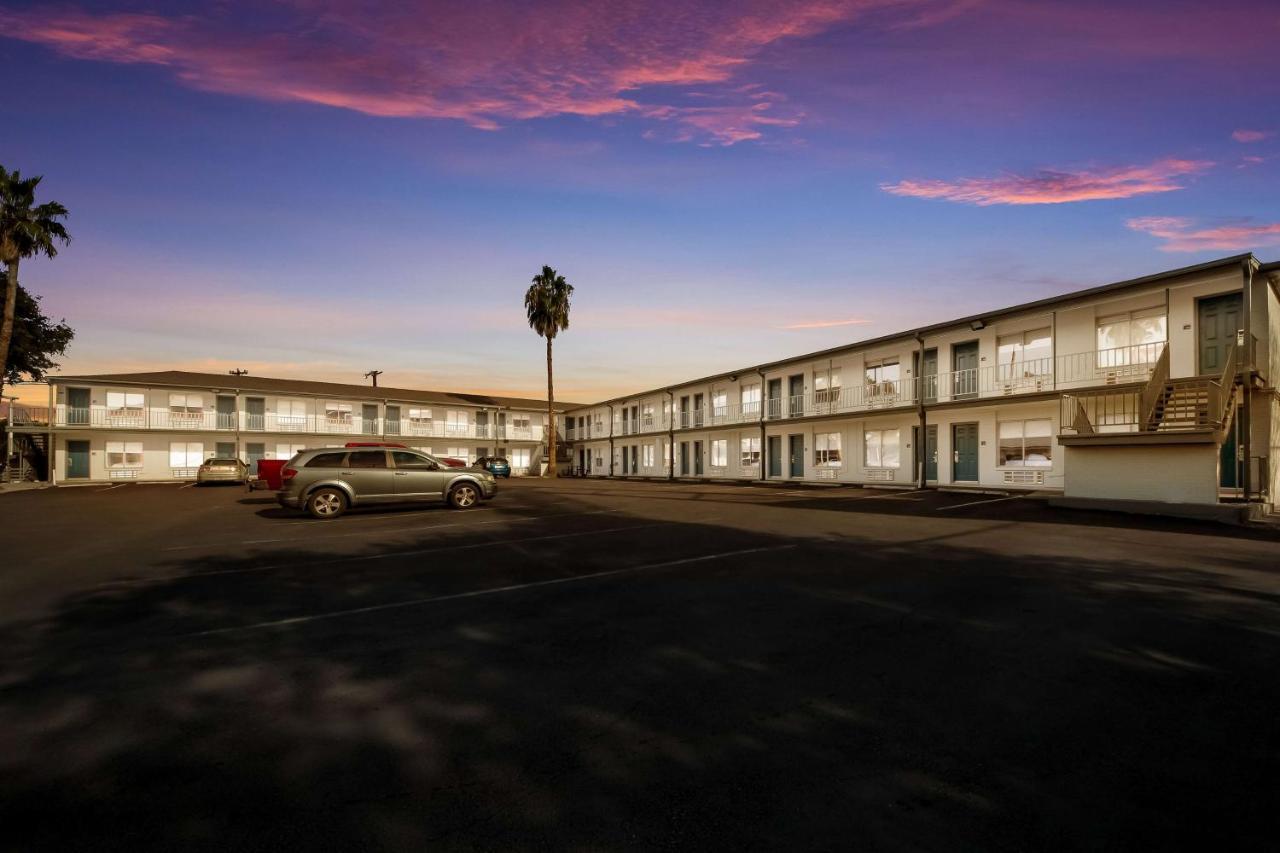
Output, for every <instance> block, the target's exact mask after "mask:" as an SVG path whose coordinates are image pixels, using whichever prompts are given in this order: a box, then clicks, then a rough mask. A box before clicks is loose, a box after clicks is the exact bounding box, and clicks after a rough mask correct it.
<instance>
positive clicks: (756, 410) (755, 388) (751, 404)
mask: <svg viewBox="0 0 1280 853" xmlns="http://www.w3.org/2000/svg"><path fill="white" fill-rule="evenodd" d="M742 413H743V414H744V415H758V414H760V383H759V382H752V383H751V384H749V385H743V386H742Z"/></svg>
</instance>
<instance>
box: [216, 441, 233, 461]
mask: <svg viewBox="0 0 1280 853" xmlns="http://www.w3.org/2000/svg"><path fill="white" fill-rule="evenodd" d="M213 455H214V456H215V457H216V458H218V459H235V458H236V445H235V443H234V442H231V441H219V442H218V443H217V445H215V446H214V448H213Z"/></svg>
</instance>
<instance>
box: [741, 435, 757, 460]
mask: <svg viewBox="0 0 1280 853" xmlns="http://www.w3.org/2000/svg"><path fill="white" fill-rule="evenodd" d="M759 464H760V437H759V436H756V437H755V438H744V439H742V467H743V468H751V467H754V466H756V465H759Z"/></svg>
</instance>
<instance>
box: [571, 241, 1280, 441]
mask: <svg viewBox="0 0 1280 853" xmlns="http://www.w3.org/2000/svg"><path fill="white" fill-rule="evenodd" d="M1246 287H1247V289H1248V290H1247V292H1246ZM1278 291H1280V264H1271V265H1262V264H1259V263H1258V262H1257V261H1256V259H1254V258H1253V256H1252V255H1243V256H1236V257H1232V258H1224V259H1222V260H1219V261H1214V262H1211V263H1207V264H1200V265H1197V266H1194V267H1186V268H1182V269H1178V270H1171V271H1168V272H1164V273H1159V274H1156V275H1152V276H1146V277H1143V278H1141V279H1134V280H1131V281H1125V282H1119V283H1116V284H1110V285H1104V286H1101V287H1096V288H1091V289H1089V290H1084V291H1078V292H1075V293H1070V294H1065V295H1063V296H1058V297H1053V298H1050V299H1044V300H1040V301H1037V302H1034V303H1028V304H1024V305H1021V306H1014V307H1011V308H1006V309H1000V310H995V311H989V312H984V313H982V314H978V315H973V316H970V317H965V318H961V319H958V320H954V321H949V322H946V323H940V324H934V325H932V326H928V327H922V328H919V329H914V330H910V331H907V332H903V333H900V334H897V335H891V336H887V337H883V338H878V339H875V340H872V341H866V342H863V343H859V344H851V345H849V346H846V347H841V348H837V349H833V350H826V351H823V352H819V353H812V354H808V355H804V356H798V357H796V358H792V359H786V360H783V361H779V362H774V363H769V364H763V365H757V366H752V367H748V368H743V369H741V370H737V371H733V372H730V373H725V374H721V375H719V376H712V377H707V378H703V379H699V380H695V381H693V382H687V383H681V384H677V385H673V386H670V387H667V388H660V389H652V390H650V391H647V392H644V393H641V394H637V395H634V396H632V397H628V398H622V399H618V400H614V401H609V402H607V403H604V404H598V405H595V406H590V407H584V408H581V409H571V410H570V411H569V412H568V413H567V416H566V424H565V428H566V434H567V435H568V436H569V437H570V438H574V439H585V438H597V437H601V436H608V435H615V436H616V435H630V434H634V433H646V432H665V431H668V430H671V429H694V428H703V427H707V426H720V425H726V424H736V423H746V422H751V421H758V420H762V419H764V420H775V419H785V418H798V417H806V416H815V415H829V414H832V413H839V412H858V411H871V410H879V409H891V408H895V407H916V406H918V405H921V404H924V405H945V404H951V403H963V402H967V401H971V400H981V399H999V398H1005V397H1027V396H1033V395H1056V394H1059V393H1061V392H1066V391H1071V390H1076V389H1081V388H1093V387H1105V386H1108V385H1127V384H1131V383H1141V382H1145V381H1146V379H1147V378H1148V377H1149V376H1150V375H1151V373H1152V371H1153V369H1154V368H1155V366H1156V365H1157V364H1158V363H1159V362H1160V360H1161V358H1162V357H1164V358H1167V359H1168V372H1169V375H1170V376H1171V377H1173V378H1179V377H1192V376H1206V375H1215V374H1220V373H1221V372H1222V371H1223V369H1224V366H1226V365H1227V363H1228V361H1230V362H1231V363H1233V364H1240V365H1248V369H1250V370H1251V371H1253V372H1254V373H1255V375H1257V376H1258V377H1260V379H1261V380H1262V381H1270V380H1271V379H1272V378H1273V377H1275V376H1280V346H1277V341H1278V339H1280V303H1278V302H1277V292H1278ZM1246 311H1247V312H1248V313H1247V316H1246Z"/></svg>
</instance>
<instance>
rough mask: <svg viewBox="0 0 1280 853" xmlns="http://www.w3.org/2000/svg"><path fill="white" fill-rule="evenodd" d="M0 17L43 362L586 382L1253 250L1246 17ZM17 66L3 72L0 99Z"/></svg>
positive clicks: (1274, 240)
mask: <svg viewBox="0 0 1280 853" xmlns="http://www.w3.org/2000/svg"><path fill="white" fill-rule="evenodd" d="M411 5H415V4H406V3H388V4H379V3H374V2H339V0H281V2H274V3H265V2H257V3H250V2H246V0H220V2H216V3H209V2H200V3H178V2H165V3H152V4H150V5H147V4H144V3H134V2H117V3H75V2H72V3H67V4H51V3H48V2H41V3H18V2H12V0H0V77H2V78H3V79H5V80H8V81H10V85H8V86H6V109H5V120H4V122H3V125H0V163H2V164H4V165H5V166H6V167H8V168H10V169H14V168H16V169H20V170H22V171H23V172H24V173H27V174H43V175H45V183H44V184H42V185H41V189H42V191H43V192H44V193H45V195H46V196H47V197H49V198H56V199H57V200H59V201H61V202H63V203H64V204H66V205H67V206H68V207H69V208H70V209H71V211H72V217H71V219H70V221H69V223H68V225H69V227H70V229H71V230H72V233H73V235H74V237H75V242H74V243H73V244H72V246H71V247H70V248H69V249H68V250H66V251H65V252H64V253H63V254H62V255H60V256H59V258H58V259H57V260H56V261H54V262H52V263H49V262H46V261H33V262H29V263H28V264H26V265H25V266H24V267H23V269H24V282H25V284H26V285H27V286H28V287H30V288H31V289H33V290H35V291H36V292H38V293H41V294H44V296H45V306H46V308H47V310H48V311H50V312H51V313H54V314H57V315H60V316H62V315H65V316H66V318H67V319H68V321H69V322H71V324H72V325H73V326H74V327H75V328H76V329H77V331H78V336H77V340H76V342H75V344H74V348H73V350H72V353H71V355H70V357H69V358H68V359H67V360H66V363H65V368H66V369H67V370H68V371H73V372H91V371H94V372H96V371H105V370H127V369H158V368H171V367H172V368H187V369H200V370H225V369H228V368H230V367H247V368H249V369H250V370H251V371H252V372H254V373H256V374H258V375H280V376H299V377H307V378H323V379H330V380H336V381H355V382H359V381H361V379H360V376H361V374H362V373H363V372H364V371H366V370H368V369H370V368H379V369H382V370H383V371H385V373H384V374H383V377H382V381H383V383H384V384H388V385H400V386H414V387H435V388H451V389H469V390H487V391H498V392H508V393H521V394H540V393H542V392H543V391H544V390H545V373H544V371H545V368H544V362H543V349H542V346H541V342H540V340H539V339H538V338H537V337H536V336H535V335H534V333H533V332H532V331H530V330H529V329H528V327H527V325H526V324H525V322H524V316H523V310H522V305H521V300H522V296H523V292H524V289H525V287H526V286H527V284H528V281H529V278H530V277H531V276H532V275H533V274H534V273H535V272H537V271H538V269H539V268H540V266H541V265H542V264H544V263H546V264H551V265H552V266H555V267H556V268H558V269H559V270H560V271H561V272H562V273H563V274H564V275H565V276H566V277H567V278H568V279H569V280H570V282H572V283H573V284H574V285H575V286H576V287H577V294H576V299H575V302H574V309H573V323H572V326H571V328H570V329H569V331H568V332H566V333H564V335H563V336H562V337H561V338H559V339H558V340H557V347H556V353H557V389H558V393H559V395H561V396H562V397H563V398H566V399H573V400H593V399H599V398H603V397H607V396H612V395H614V394H620V393H623V392H625V391H627V390H630V389H637V388H645V387H651V386H655V385H659V384H662V383H665V382H668V381H674V380H679V379H682V378H688V377H690V376H695V375H703V374H707V373H710V372H713V371H715V370H720V369H729V368H733V367H737V366H741V365H745V364H750V363H755V362H758V361H763V360H768V359H774V358H779V357H784V356H787V355H792V354H798V353H802V352H805V351H808V350H812V349H818V348H822V347H828V346H834V345H837V344H840V343H842V342H849V341H854V340H857V339H860V338H864V337H870V336H874V335H877V334H881V333H886V332H891V331H894V330H896V329H901V328H907V327H911V326H915V325H920V324H923V323H927V322H932V321H938V320H944V319H946V318H948V317H950V316H958V315H962V314H967V313H971V312H973V311H977V310H981V309H982V308H984V307H992V308H994V307H999V306H1001V305H1006V304H1010V303H1014V302H1019V301H1024V300H1029V299H1035V298H1040V297H1044V296H1049V295H1052V294H1055V293H1060V292H1063V291H1066V290H1070V289H1074V288H1078V287H1085V286H1089V285H1093V284H1099V283H1103V282H1106V281H1112V280H1116V279H1120V278H1125V277H1129V276H1133V275H1141V274H1145V273H1149V272H1154V271H1157V270H1160V269H1167V268H1172V267H1177V266H1183V265H1186V264H1191V263H1195V262H1197V261H1200V260H1204V259H1206V258H1210V257H1214V256H1218V255H1224V254H1231V253H1235V252H1238V251H1242V250H1250V249H1252V250H1254V251H1256V252H1257V253H1259V254H1260V255H1262V256H1263V257H1268V258H1274V257H1277V256H1280V192H1277V190H1278V189H1280V182H1278V181H1277V177H1278V176H1280V159H1278V158H1280V136H1277V131H1280V75H1277V74H1276V73H1275V70H1274V67H1273V66H1274V62H1273V60H1272V59H1271V57H1272V56H1273V55H1274V50H1275V45H1276V44H1277V43H1280V5H1278V4H1276V3H1275V2H1273V0H1220V1H1219V2H1215V3H1212V4H1209V3H1205V2H1185V0H1160V2H1154V0H1152V2H1147V0H1126V1H1125V2H1124V3H1117V2H1114V0H1107V2H1101V1H1100V0H1069V1H1068V0H1063V2H1057V0H1025V1H1024V0H991V2H986V1H985V0H936V2H935V0H896V1H895V0H852V2H838V0H816V2H785V0H736V2H696V0H680V2H672V3H657V2H646V3H640V2H634V3H622V2H607V0H560V2H538V3H529V2H525V0H510V2H485V1H484V0H482V2H471V3H466V4H459V3H438V4H437V3H419V4H416V8H414V9H413V10H410V9H409V7H410V6H411ZM14 81H18V82H19V83H20V84H21V85H15V84H14Z"/></svg>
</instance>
